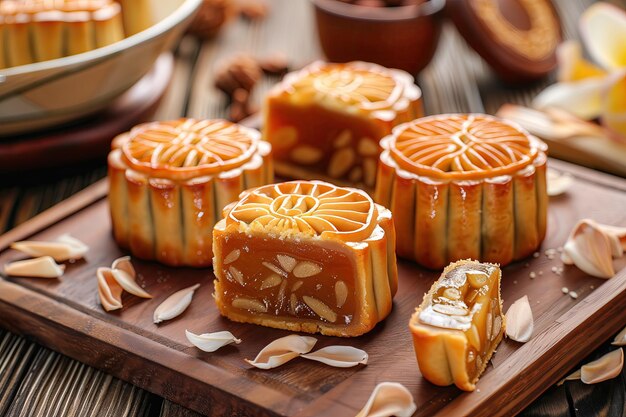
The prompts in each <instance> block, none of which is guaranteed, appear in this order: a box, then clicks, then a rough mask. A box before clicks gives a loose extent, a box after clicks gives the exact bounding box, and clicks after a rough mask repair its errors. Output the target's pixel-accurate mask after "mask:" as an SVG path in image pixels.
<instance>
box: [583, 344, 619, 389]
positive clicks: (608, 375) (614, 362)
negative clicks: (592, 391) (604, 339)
mask: <svg viewBox="0 0 626 417" xmlns="http://www.w3.org/2000/svg"><path fill="white" fill-rule="evenodd" d="M623 367H624V351H623V349H622V348H619V349H616V350H614V351H611V352H609V353H607V354H606V355H604V356H602V357H601V358H599V359H597V360H595V361H593V362H589V363H588V364H586V365H583V366H582V367H581V368H580V380H581V381H583V382H584V383H585V384H597V383H598V382H602V381H606V380H609V379H613V378H615V377H616V376H618V375H619V374H621V373H622V368H623Z"/></svg>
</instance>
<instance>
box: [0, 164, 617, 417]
mask: <svg viewBox="0 0 626 417" xmlns="http://www.w3.org/2000/svg"><path fill="white" fill-rule="evenodd" d="M550 165H551V166H552V167H553V168H557V169H560V170H562V171H568V172H571V173H572V174H573V175H574V176H575V177H576V182H575V186H574V187H572V189H571V190H570V191H569V192H568V194H566V195H563V196H561V197H557V198H554V199H552V200H551V201H550V210H549V227H548V237H547V239H546V241H545V242H544V245H543V250H545V249H547V248H557V247H559V246H561V245H562V244H563V243H564V242H565V239H566V237H567V235H568V233H569V231H570V229H571V227H572V226H573V224H574V223H575V222H576V221H577V220H578V219H580V218H582V217H592V218H594V219H595V220H597V221H599V222H603V223H608V224H614V225H621V226H624V225H626V210H625V208H626V181H624V180H619V179H616V178H613V177H610V176H607V175H604V174H599V173H596V172H593V171H589V170H587V169H584V168H579V167H576V166H573V165H570V164H567V163H563V162H559V161H554V160H553V161H550ZM106 192H107V184H106V182H100V183H97V184H95V185H94V186H92V187H91V188H89V189H87V190H85V191H83V192H81V193H80V194H77V195H76V196H74V197H72V198H71V199H69V200H66V201H65V202H63V203H61V204H59V205H58V206H55V207H54V208H52V209H50V210H48V211H46V212H44V213H42V214H41V215H39V216H37V217H35V218H33V219H32V220H30V221H29V222H27V223H25V224H23V225H21V226H19V227H17V228H16V229H14V230H12V231H10V232H8V233H6V234H5V235H3V236H0V265H3V264H4V263H5V262H8V261H12V260H15V259H19V258H22V257H23V256H22V255H21V254H19V253H17V252H15V251H13V250H10V249H7V248H8V246H9V245H10V243H11V242H14V241H17V240H22V239H41V240H50V239H53V238H55V237H57V236H59V235H61V234H63V233H70V234H72V235H74V236H76V237H77V238H79V239H81V240H82V241H84V242H86V243H87V244H88V245H89V246H90V248H91V249H90V251H89V253H88V254H87V257H86V260H84V261H79V262H76V263H74V264H68V266H67V270H66V273H65V275H64V276H63V277H62V278H60V279H58V280H56V279H52V280H50V279H30V278H5V279H2V278H0V326H2V327H5V328H7V329H8V330H10V331H12V332H16V333H20V334H23V335H25V336H26V337H29V338H32V339H34V340H35V341H37V342H39V343H41V344H43V345H46V346H48V347H50V348H52V349H55V350H57V351H59V352H61V353H63V354H65V355H68V356H71V357H73V358H75V359H78V360H80V361H82V362H85V363H87V364H89V365H92V366H95V367H97V368H99V369H102V370H104V371H106V372H108V373H110V374H112V375H115V376H116V377H119V378H121V379H124V380H126V381H129V382H130V383H132V384H135V385H138V386H140V387H142V388H145V389H147V390H149V391H151V392H153V393H156V394H159V395H162V396H164V397H166V398H168V399H170V400H172V401H175V402H177V403H180V404H182V405H184V406H187V407H189V408H192V409H194V410H197V411H199V412H202V413H205V414H208V415H216V416H222V415H259V416H274V415H296V414H297V415H303V416H330V415H332V416H353V415H355V414H356V412H357V411H358V410H359V409H360V408H361V407H362V406H363V405H364V404H365V402H366V400H367V398H368V397H369V395H370V393H371V391H372V390H373V388H374V386H375V385H376V384H377V383H379V382H382V381H396V382H401V383H402V384H404V385H405V386H407V388H408V389H409V390H410V391H411V392H412V394H413V396H414V398H415V401H416V403H417V405H418V410H417V412H416V414H415V415H416V416H432V415H444V414H445V415H455V416H457V415H472V416H495V415H511V414H513V413H516V412H519V411H520V410H522V409H523V408H524V407H525V406H526V405H527V404H528V403H529V402H530V401H531V400H533V399H534V398H536V397H537V396H539V395H540V394H541V393H542V392H543V391H544V390H545V389H547V388H548V387H549V386H550V385H552V384H554V383H555V382H557V381H558V380H559V379H560V378H562V377H563V376H564V375H565V374H566V373H567V372H568V371H569V370H570V369H571V368H572V367H573V366H575V364H576V363H577V362H578V361H580V360H581V359H582V358H584V357H585V356H586V355H587V354H588V353H589V352H591V351H592V350H593V349H595V348H596V347H597V346H599V345H600V344H601V343H602V342H604V341H606V340H607V339H609V338H610V337H611V336H612V335H613V334H614V333H616V332H617V331H619V330H620V329H621V327H623V326H624V325H626V315H625V314H624V311H623V309H624V305H626V269H621V270H620V272H619V273H618V274H617V275H616V276H615V277H614V278H612V279H610V280H606V281H605V280H601V279H596V278H592V277H589V276H586V275H585V274H584V273H582V272H581V271H579V270H578V269H576V268H575V267H566V268H565V270H564V272H563V273H562V275H557V274H555V273H553V272H551V267H552V266H560V265H561V262H560V261H559V259H558V256H557V257H556V258H555V259H552V260H550V259H548V258H547V257H546V256H545V255H544V254H543V252H542V254H541V256H539V257H537V258H532V257H531V258H530V259H528V260H526V261H521V262H518V263H516V264H513V265H511V266H508V267H506V268H504V277H503V282H502V295H503V297H504V300H505V303H504V304H505V309H506V308H508V306H509V305H510V304H511V303H512V302H513V301H515V300H516V299H517V298H519V297H521V296H523V295H528V297H529V299H530V302H531V305H532V309H533V313H534V316H535V333H534V336H533V338H532V339H531V341H530V342H528V343H526V344H518V343H515V342H512V341H510V340H505V341H503V342H502V344H501V345H500V346H499V348H498V352H497V354H496V355H495V357H494V359H493V360H492V365H491V366H489V367H488V369H487V371H486V372H485V374H484V375H483V377H482V378H481V380H480V381H479V383H478V389H477V390H476V391H475V392H473V393H462V392H461V391H459V390H458V389H456V388H455V387H436V386H434V385H432V384H430V383H429V382H427V381H426V380H425V379H424V378H423V377H422V376H421V375H420V373H419V370H418V367H417V364H416V361H415V357H414V353H413V346H412V343H411V337H410V334H409V331H408V328H407V326H408V321H409V317H410V315H411V314H412V312H413V311H414V308H415V307H416V306H417V305H418V304H419V303H420V301H421V299H422V295H423V294H424V292H426V291H427V290H428V288H429V287H430V285H431V283H432V281H433V280H434V279H435V278H436V277H437V276H438V272H432V271H425V270H422V269H420V268H419V267H417V266H416V265H414V264H412V263H409V262H406V261H400V262H399V275H400V277H399V278H400V290H399V292H398V294H397V295H396V297H395V300H394V308H393V312H392V313H391V315H390V316H389V317H388V318H387V319H386V320H385V321H384V322H383V323H380V324H379V325H378V326H377V327H376V328H375V329H374V330H373V331H372V332H370V333H369V334H367V335H365V336H362V337H358V338H353V339H342V338H332V337H323V336H316V337H318V339H319V341H318V343H317V345H316V347H315V348H316V349H318V348H321V347H324V346H327V345H330V344H345V345H353V346H357V347H359V348H362V349H365V350H366V351H367V352H368V353H369V355H370V360H369V364H368V365H367V366H359V367H356V368H350V369H337V368H331V367H329V366H326V365H323V364H321V363H317V362H313V361H306V360H299V359H296V360H293V361H292V362H289V363H288V364H286V365H284V366H282V367H280V368H277V369H273V370H269V371H262V370H258V369H255V368H252V367H250V366H249V365H248V364H247V363H246V362H244V360H243V359H244V358H254V357H255V356H256V354H257V353H258V351H259V350H260V349H261V348H262V347H264V346H265V345H266V344H267V343H269V342H270V341H272V340H273V339H276V338H278V337H281V336H285V335H287V334H288V332H286V331H280V330H274V329H268V328H263V327H259V326H255V325H247V324H239V323H232V322H230V321H228V320H227V319H224V318H222V317H221V316H220V315H219V314H218V312H217V310H216V307H215V305H214V302H213V299H212V298H211V293H212V291H213V287H212V280H213V274H212V272H211V270H210V269H183V268H181V269H173V268H166V267H163V266H161V265H159V264H156V263H152V262H142V261H134V264H135V267H136V269H137V271H138V273H139V282H140V283H141V284H143V285H145V287H146V289H147V290H148V291H149V292H150V293H152V294H153V295H155V298H154V299H152V300H141V299H139V298H136V297H133V296H129V295H125V296H124V308H123V310H121V311H119V312H116V313H112V314H108V313H105V312H104V311H103V310H102V308H101V307H100V305H99V303H98V300H97V291H96V278H95V270H96V268H97V267H99V266H108V265H110V263H111V261H112V260H113V259H115V258H117V257H118V256H121V255H123V252H122V251H120V249H119V248H118V247H117V246H116V244H115V242H114V241H113V239H112V236H111V230H110V224H109V216H108V207H107V200H106ZM625 263H626V261H625V260H623V259H622V260H621V261H620V262H618V264H617V267H619V268H623V267H624V266H625ZM531 271H534V272H535V273H536V274H537V277H536V279H530V277H529V273H530V272H531ZM539 271H542V274H541V275H539ZM194 283H201V284H202V286H201V287H200V289H199V290H198V291H197V293H196V295H195V298H194V300H193V302H192V304H191V306H190V307H189V309H188V310H187V311H186V312H185V313H184V314H183V315H182V316H180V317H179V318H177V319H175V320H172V321H170V322H165V323H162V324H161V325H159V326H157V325H154V324H153V323H152V313H153V311H154V309H155V307H156V306H157V305H158V304H159V303H160V302H161V301H162V300H163V299H164V298H165V297H167V296H168V295H170V294H171V293H172V292H174V291H176V290H179V289H181V288H183V287H187V286H189V285H192V284H194ZM562 287H568V288H569V289H570V290H574V291H576V292H577V293H578V295H579V297H578V299H573V298H571V297H570V296H568V295H564V294H563V293H562V291H561V288H562ZM185 329H189V330H190V331H193V332H196V333H204V332H210V331H218V330H229V331H231V332H232V333H233V334H234V335H236V336H237V337H239V338H241V339H243V343H241V344H240V345H229V346H227V347H225V348H222V349H221V350H219V351H217V352H215V353H211V354H209V353H204V352H201V351H199V350H197V349H196V348H194V347H191V346H190V344H189V343H188V342H187V340H186V338H185V334H184V331H185Z"/></svg>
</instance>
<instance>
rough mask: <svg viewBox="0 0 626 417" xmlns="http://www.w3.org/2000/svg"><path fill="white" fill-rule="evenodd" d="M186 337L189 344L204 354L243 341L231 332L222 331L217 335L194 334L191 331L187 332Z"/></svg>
mask: <svg viewBox="0 0 626 417" xmlns="http://www.w3.org/2000/svg"><path fill="white" fill-rule="evenodd" d="M185 335H186V336H187V340H189V343H191V344H192V345H194V346H195V347H197V348H198V349H200V350H202V351H204V352H215V351H216V350H218V349H219V348H221V347H224V346H226V345H230V344H231V343H235V344H237V345H238V344H239V343H241V339H237V338H236V337H235V336H233V334H232V333H231V332H228V331H225V330H224V331H221V332H215V333H203V334H194V333H191V332H190V331H189V330H185Z"/></svg>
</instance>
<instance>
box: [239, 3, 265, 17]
mask: <svg viewBox="0 0 626 417" xmlns="http://www.w3.org/2000/svg"><path fill="white" fill-rule="evenodd" d="M268 12H269V5H268V4H267V2H265V1H264V0H239V13H240V14H241V16H242V17H244V18H245V19H248V20H260V19H263V18H265V16H267V13H268Z"/></svg>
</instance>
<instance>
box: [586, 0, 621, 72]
mask: <svg viewBox="0 0 626 417" xmlns="http://www.w3.org/2000/svg"><path fill="white" fill-rule="evenodd" d="M580 35H581V37H582V39H583V42H584V43H585V46H586V47H587V50H588V51H589V54H590V55H591V57H592V58H593V59H594V61H596V62H597V63H598V64H600V65H602V66H603V67H605V68H608V69H619V68H624V67H626V43H625V42H624V39H626V12H624V10H622V9H620V8H619V7H615V6H613V5H611V4H608V3H604V2H598V3H595V4H593V5H591V6H590V7H589V8H587V10H585V11H584V12H583V14H582V15H581V16H580Z"/></svg>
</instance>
